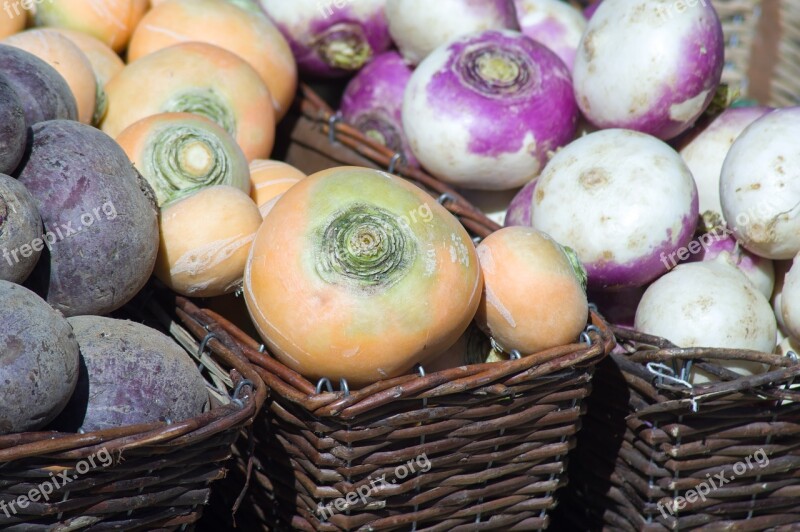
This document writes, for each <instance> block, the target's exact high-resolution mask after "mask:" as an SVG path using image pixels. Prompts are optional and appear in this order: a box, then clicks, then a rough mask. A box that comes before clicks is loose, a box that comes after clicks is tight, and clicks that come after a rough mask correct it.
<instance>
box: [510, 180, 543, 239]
mask: <svg viewBox="0 0 800 532" xmlns="http://www.w3.org/2000/svg"><path fill="white" fill-rule="evenodd" d="M535 188H536V179H533V180H532V181H530V182H529V183H528V184H527V185H525V186H524V187H522V188H521V189H520V191H519V192H517V194H516V196H514V199H512V200H511V203H510V204H509V205H508V210H507V211H506V219H505V222H504V225H505V226H506V227H511V226H513V225H522V226H526V227H528V226H530V225H531V214H532V209H533V191H534V189H535Z"/></svg>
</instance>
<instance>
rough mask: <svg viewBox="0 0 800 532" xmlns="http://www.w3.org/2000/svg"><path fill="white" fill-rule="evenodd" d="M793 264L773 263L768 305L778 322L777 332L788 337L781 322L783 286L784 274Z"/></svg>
mask: <svg viewBox="0 0 800 532" xmlns="http://www.w3.org/2000/svg"><path fill="white" fill-rule="evenodd" d="M793 262H794V261H793V260H776V261H773V265H774V268H775V287H774V288H773V289H772V297H771V298H770V303H771V304H772V311H773V312H774V313H775V320H776V321H777V322H778V332H779V333H780V334H782V335H783V336H789V332H788V330H787V328H786V323H784V321H783V284H784V281H785V280H786V274H787V273H788V272H789V270H790V269H791V267H792V263H793ZM798 355H800V353H798Z"/></svg>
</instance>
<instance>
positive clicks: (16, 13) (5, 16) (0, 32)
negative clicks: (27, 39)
mask: <svg viewBox="0 0 800 532" xmlns="http://www.w3.org/2000/svg"><path fill="white" fill-rule="evenodd" d="M5 6H6V7H7V9H3V10H2V11H0V39H4V38H6V37H8V36H9V35H14V34H15V33H17V32H20V31H22V30H23V29H24V28H25V12H24V11H22V10H21V9H20V6H19V4H17V6H16V10H13V9H12V7H11V4H5Z"/></svg>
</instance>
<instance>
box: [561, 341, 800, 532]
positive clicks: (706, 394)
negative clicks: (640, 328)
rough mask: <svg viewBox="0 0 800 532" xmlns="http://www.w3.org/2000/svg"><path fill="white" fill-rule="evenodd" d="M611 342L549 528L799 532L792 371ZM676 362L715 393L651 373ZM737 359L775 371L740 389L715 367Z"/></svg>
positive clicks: (799, 431)
mask: <svg viewBox="0 0 800 532" xmlns="http://www.w3.org/2000/svg"><path fill="white" fill-rule="evenodd" d="M614 332H615V334H616V335H617V338H618V340H619V342H620V346H619V347H618V348H617V350H616V351H615V352H614V353H613V354H612V356H611V357H608V358H607V359H606V360H605V361H603V363H601V364H600V366H599V367H598V369H597V372H596V374H595V377H594V381H593V386H594V391H593V393H592V395H591V397H590V398H589V400H588V412H587V415H586V418H585V422H584V423H585V424H584V429H583V431H581V433H580V435H579V437H578V446H577V448H576V450H575V452H574V454H573V455H571V459H572V462H571V464H570V471H569V476H570V480H569V486H568V488H567V490H566V493H564V494H563V495H562V506H561V507H560V508H559V513H558V516H557V519H556V522H557V523H559V524H561V525H562V526H563V527H565V528H566V529H572V530H575V529H580V530H598V529H601V528H604V529H609V530H629V531H638V530H653V531H656V530H690V529H698V528H702V529H704V530H737V531H739V530H753V531H760V530H777V529H780V527H786V528H785V529H787V530H788V529H790V528H791V529H795V530H797V529H800V507H799V506H798V504H797V496H798V495H800V389H793V388H790V386H791V385H792V384H793V383H794V381H795V379H797V377H798V376H800V363H798V361H797V359H796V358H795V359H794V360H793V359H791V358H789V357H781V356H778V355H770V354H765V353H756V352H752V351H738V350H722V349H700V348H693V349H678V348H675V347H674V346H673V345H671V344H670V343H669V342H667V341H665V340H663V339H660V338H656V337H652V336H647V335H644V334H640V333H635V332H632V331H630V330H626V329H619V328H614ZM677 359H681V360H684V361H690V360H691V361H693V362H692V363H693V364H695V365H697V366H698V367H701V368H702V369H705V370H707V371H708V372H709V373H711V374H712V375H715V376H716V382H712V383H708V384H703V385H698V386H695V387H694V389H690V388H689V387H687V386H686V385H682V384H680V383H677V382H675V381H671V380H670V379H665V380H663V381H662V380H661V379H659V378H658V377H657V376H656V375H655V374H654V373H653V371H656V372H657V373H662V374H666V375H670V374H671V372H670V371H669V370H664V369H658V368H657V367H655V366H653V364H659V363H661V364H664V365H671V364H673V361H674V360H677ZM741 359H746V360H753V361H760V362H764V363H766V364H769V365H770V367H771V368H772V369H773V371H770V372H769V373H765V374H761V375H756V376H750V377H741V376H738V375H736V374H733V373H731V372H730V371H728V370H726V369H724V368H723V367H721V366H720V365H718V364H717V363H715V362H719V361H721V360H741ZM648 364H650V367H649V368H648ZM673 371H674V370H673ZM747 460H750V464H752V466H748V465H747ZM740 463H741V464H743V465H742V466H740V465H739V464H740ZM762 465H763V466H764V467H762ZM717 475H722V477H719V476H717ZM722 478H725V479H727V481H726V482H725V483H724V485H721V486H720V484H722ZM712 480H713V482H712ZM704 483H705V486H702V484H704ZM698 489H699V490H700V491H702V492H703V493H704V497H700V496H699V493H698V491H697V490H698ZM690 490H694V492H691V491H690ZM690 493H693V495H691V497H692V500H691V501H689V502H688V503H687V501H686V496H687V495H689V494H690ZM679 497H684V498H683V499H679Z"/></svg>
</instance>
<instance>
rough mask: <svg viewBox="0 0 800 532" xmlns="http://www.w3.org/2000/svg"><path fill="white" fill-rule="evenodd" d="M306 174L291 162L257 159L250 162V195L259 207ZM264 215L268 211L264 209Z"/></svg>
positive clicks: (261, 207) (276, 196) (262, 206)
mask: <svg viewBox="0 0 800 532" xmlns="http://www.w3.org/2000/svg"><path fill="white" fill-rule="evenodd" d="M305 177H306V174H304V173H303V172H301V171H300V170H298V169H297V168H295V167H294V166H292V165H290V164H286V163H284V162H281V161H272V160H269V159H256V160H255V161H253V162H252V163H250V197H251V198H253V201H255V202H256V205H258V207H259V209H263V208H264V207H265V205H266V204H267V203H270V202H271V201H273V200H274V199H276V198H278V197H279V196H280V195H281V194H283V193H284V192H286V191H287V190H289V189H290V188H292V186H294V185H295V184H297V183H298V182H299V181H300V180H302V179H304V178H305ZM261 214H262V216H266V213H265V212H263V211H262V213H261Z"/></svg>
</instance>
